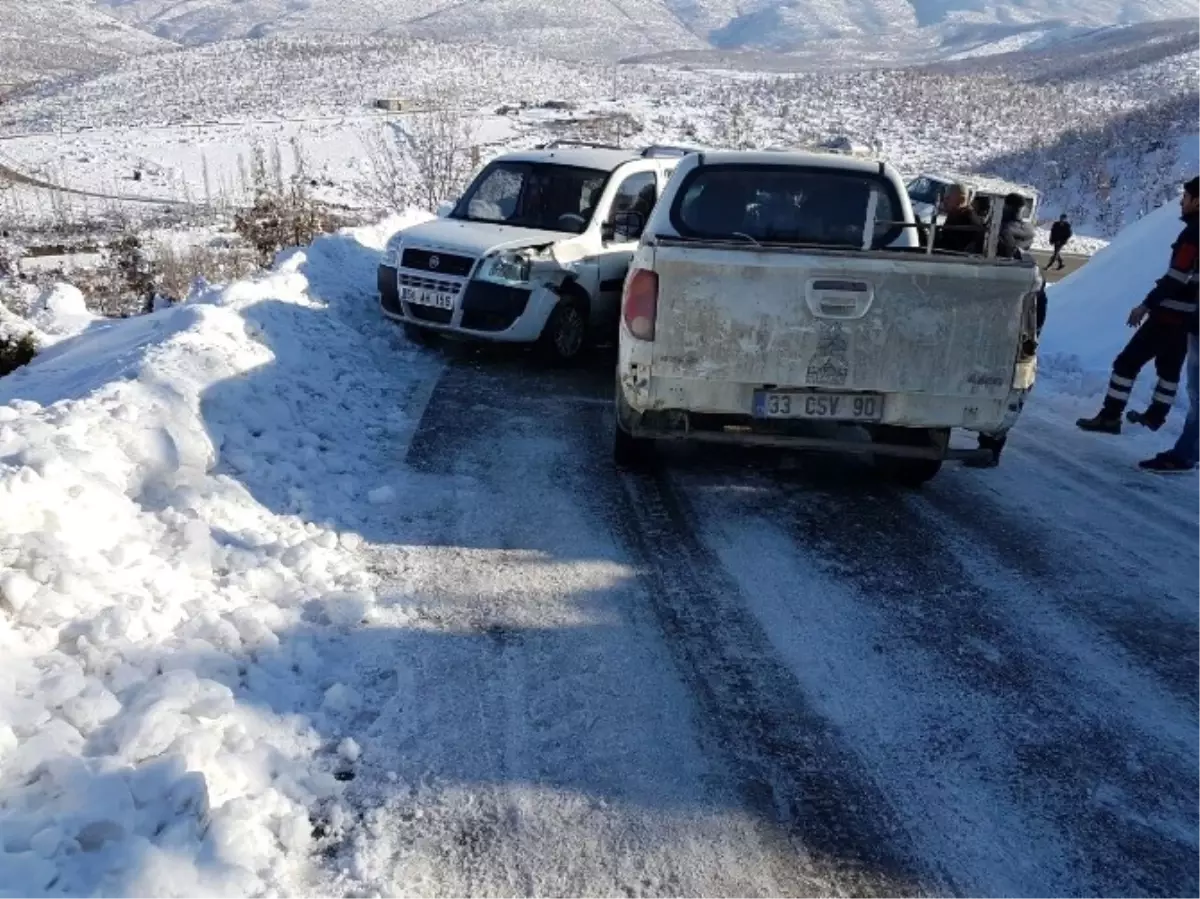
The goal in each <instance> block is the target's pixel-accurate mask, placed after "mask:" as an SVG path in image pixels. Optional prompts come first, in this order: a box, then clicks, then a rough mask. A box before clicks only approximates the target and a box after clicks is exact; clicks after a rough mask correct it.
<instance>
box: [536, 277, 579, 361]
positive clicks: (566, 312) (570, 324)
mask: <svg viewBox="0 0 1200 899" xmlns="http://www.w3.org/2000/svg"><path fill="white" fill-rule="evenodd" d="M587 341H588V305H587V302H586V301H585V300H584V299H583V298H581V297H579V296H578V295H576V294H573V293H568V294H566V295H564V296H563V297H562V299H560V300H559V301H558V304H557V305H556V306H555V307H554V311H553V312H551V313H550V318H548V319H547V320H546V327H545V328H543V329H542V336H541V338H540V339H539V340H538V348H539V349H540V350H541V352H542V356H543V358H545V359H546V360H547V361H548V362H551V363H553V364H555V365H568V364H570V363H572V362H574V361H575V360H576V359H578V358H579V355H580V354H581V353H582V352H583V351H584V349H585V348H586V347H587Z"/></svg>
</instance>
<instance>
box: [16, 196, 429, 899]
mask: <svg viewBox="0 0 1200 899" xmlns="http://www.w3.org/2000/svg"><path fill="white" fill-rule="evenodd" d="M422 217H423V216H420V217H418V216H408V217H403V218H401V217H397V218H393V219H390V220H389V221H387V222H385V223H383V224H381V225H380V226H378V227H375V228H370V229H360V230H358V231H354V232H347V233H343V234H340V235H334V236H329V237H326V238H322V239H320V240H318V241H317V242H316V243H315V244H314V245H313V246H312V247H311V248H309V249H307V250H305V251H296V252H292V253H289V254H286V255H285V256H284V257H283V258H281V259H280V260H279V262H278V264H277V266H276V269H275V270H274V271H273V272H272V273H270V274H268V275H265V276H263V277H261V278H258V279H254V280H249V281H244V282H239V283H235V284H232V285H230V286H227V287H223V288H208V289H206V290H205V291H204V293H203V294H202V295H200V296H197V297H193V298H192V299H191V300H190V301H189V302H187V303H185V304H182V305H180V306H177V307H174V308H170V309H167V310H163V311H161V312H157V313H155V314H153V315H148V316H143V317H139V318H133V319H128V320H119V321H100V322H98V321H96V320H94V319H92V318H91V317H90V316H87V315H86V310H83V311H82V312H81V310H80V305H79V300H80V299H81V298H79V297H77V296H76V295H75V294H73V293H71V292H70V291H66V290H62V289H57V290H55V291H51V292H50V293H49V294H48V295H47V296H45V297H44V298H43V299H44V302H42V303H41V304H40V305H39V307H38V308H37V309H36V310H35V313H34V316H35V318H36V319H37V323H38V327H39V329H45V330H46V331H47V332H50V331H54V332H57V333H58V335H59V336H60V337H61V336H62V335H64V334H65V333H68V332H70V330H71V329H72V328H74V329H76V330H77V331H78V330H82V333H79V334H78V336H74V337H66V338H65V339H61V340H59V341H58V342H57V343H56V344H55V345H54V346H52V347H51V348H49V349H48V350H47V351H46V352H44V353H43V354H42V355H40V356H39V357H38V358H37V359H35V360H34V362H33V363H32V364H30V365H29V366H27V367H25V368H23V369H20V370H18V371H17V372H15V373H14V374H12V375H11V376H9V377H6V378H3V379H0V885H2V887H0V893H3V894H4V895H45V894H47V893H55V894H63V893H66V894H79V893H86V894H132V895H150V894H154V895H198V894H213V895H232V894H244V893H262V892H269V891H272V890H278V889H281V888H282V887H281V884H285V883H286V882H287V878H288V877H289V876H292V875H294V873H295V870H296V868H297V865H300V864H302V862H303V859H304V858H305V856H306V853H307V851H308V849H309V847H310V843H311V840H312V839H313V836H312V834H313V824H312V820H311V819H312V818H313V817H314V816H315V815H317V814H321V815H323V816H328V815H330V814H332V812H330V809H331V808H336V801H337V795H338V790H339V788H340V783H339V781H338V780H337V779H335V778H334V777H333V769H334V768H335V767H336V766H339V765H341V766H344V765H346V764H347V763H348V762H353V761H355V760H356V758H357V753H356V752H354V751H352V750H353V747H349V746H348V744H346V743H345V742H344V741H343V739H342V738H341V737H340V736H339V734H340V731H341V730H342V728H343V727H344V726H345V724H346V721H347V719H348V718H349V717H350V716H352V715H353V714H354V712H355V702H354V696H353V695H350V694H351V693H352V691H350V690H349V689H348V688H347V687H345V686H344V685H343V684H341V683H339V682H338V681H337V679H336V676H337V672H338V670H339V667H338V664H337V660H336V659H334V658H330V657H329V653H330V652H331V650H330V649H329V647H330V646H334V645H335V644H333V643H330V642H328V641H329V639H330V638H329V637H328V634H330V633H333V632H338V631H344V630H345V629H347V628H354V627H356V626H358V625H359V623H360V622H361V621H362V620H363V619H364V618H369V617H370V615H371V610H372V607H373V605H374V596H373V594H372V592H371V589H372V584H373V579H372V576H371V575H370V574H368V573H367V572H366V571H365V569H364V565H363V563H362V557H361V550H360V549H359V547H360V546H361V542H362V541H361V538H360V537H359V535H358V534H357V533H355V531H354V529H353V528H352V527H350V526H349V523H348V522H349V518H347V517H344V518H343V519H342V521H341V522H340V528H341V529H340V530H339V529H338V528H337V527H335V526H333V525H331V524H330V523H329V522H324V523H319V522H318V521H317V520H315V516H314V515H312V514H309V512H310V510H309V508H308V507H309V505H310V504H311V501H312V497H313V496H314V495H315V496H317V497H319V498H323V499H324V501H328V500H329V497H330V496H332V495H334V494H336V495H337V497H338V498H339V500H340V502H341V503H342V505H343V507H346V508H348V509H350V510H353V509H354V508H355V505H356V504H359V503H361V504H362V505H363V506H364V507H369V503H368V498H367V496H366V493H367V490H366V488H365V486H364V485H365V484H368V483H369V484H370V485H371V486H375V485H376V484H377V483H378V480H377V478H378V472H375V471H371V470H370V466H371V465H372V460H371V459H370V458H369V456H368V449H369V441H367V440H366V439H365V438H364V435H363V433H362V428H363V425H364V422H369V421H370V420H371V418H372V417H378V418H384V417H386V414H387V413H388V412H391V411H394V409H395V403H396V400H395V396H396V392H397V390H398V388H402V387H403V386H404V383H405V382H404V380H403V379H404V377H405V375H404V364H403V363H404V359H405V352H408V353H410V354H411V355H410V358H415V354H416V351H415V350H407V351H406V350H405V349H404V346H403V345H399V346H397V345H394V344H393V342H392V341H393V340H395V339H396V338H394V337H393V336H392V335H393V334H394V333H395V331H394V329H390V328H388V327H387V326H386V325H385V324H384V323H381V322H380V321H379V316H378V315H377V313H376V311H375V309H374V308H373V302H372V301H371V297H372V295H373V291H374V288H373V285H374V265H375V264H376V262H377V259H378V251H379V249H380V248H382V246H383V245H384V242H385V241H386V239H387V238H388V237H389V236H390V234H391V233H392V232H394V231H395V230H396V229H397V228H399V227H402V226H404V225H405V224H409V223H411V222H414V221H417V220H419V218H422ZM375 362H378V363H379V364H374V363H375ZM385 362H386V363H388V364H390V370H389V368H388V367H385V364H384V363H385ZM351 422H352V426H350V427H348V426H347V425H348V424H349V423H351ZM368 430H370V428H368ZM364 447H367V448H364ZM322 491H324V493H322ZM351 514H352V513H347V515H348V516H349V515H351ZM339 752H340V754H339ZM333 817H334V818H336V815H334V816H333Z"/></svg>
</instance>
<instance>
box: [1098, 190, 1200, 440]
mask: <svg viewBox="0 0 1200 899" xmlns="http://www.w3.org/2000/svg"><path fill="white" fill-rule="evenodd" d="M1179 210H1180V213H1181V218H1182V220H1183V222H1184V228H1183V231H1181V232H1180V234H1179V237H1177V238H1176V239H1175V243H1173V244H1172V245H1171V262H1170V267H1169V268H1168V269H1167V273H1166V274H1165V275H1163V276H1162V277H1161V278H1159V279H1158V282H1157V283H1156V284H1155V285H1154V287H1153V289H1152V290H1151V291H1150V293H1149V294H1147V295H1146V299H1144V300H1142V302H1141V303H1139V304H1138V305H1137V306H1135V307H1134V308H1133V310H1132V311H1131V312H1130V313H1129V325H1130V327H1134V328H1137V332H1136V333H1135V334H1134V335H1133V337H1132V338H1130V340H1129V343H1128V344H1126V346H1125V349H1123V350H1122V351H1121V352H1120V354H1119V355H1118V356H1117V358H1116V360H1114V362H1113V370H1112V376H1111V377H1110V379H1109V382H1108V394H1107V396H1105V398H1104V405H1103V407H1102V408H1101V409H1100V411H1099V412H1098V413H1097V414H1096V415H1095V416H1094V417H1092V418H1081V419H1079V420H1078V421H1077V422H1076V424H1077V425H1078V426H1079V427H1080V428H1082V429H1083V430H1085V431H1098V432H1100V433H1104V434H1120V433H1121V413H1122V412H1124V411H1125V406H1126V405H1127V404H1128V403H1129V394H1130V391H1131V390H1132V389H1133V382H1134V381H1135V380H1136V379H1137V376H1138V372H1140V371H1141V370H1142V367H1143V366H1144V365H1145V364H1146V363H1147V362H1149V361H1150V360H1151V359H1153V360H1154V367H1155V371H1156V373H1157V374H1158V384H1157V385H1156V386H1155V388H1154V396H1153V398H1152V401H1151V403H1150V407H1149V408H1148V409H1147V410H1146V411H1145V412H1129V413H1128V414H1127V415H1126V418H1127V419H1128V420H1129V421H1130V422H1131V423H1133V424H1141V425H1145V426H1146V427H1148V428H1149V429H1150V430H1152V431H1157V430H1158V429H1159V428H1161V427H1162V426H1163V424H1164V423H1165V422H1166V420H1167V415H1168V413H1169V412H1170V411H1171V404H1172V403H1174V402H1175V392H1176V391H1177V390H1178V389H1179V373H1180V370H1181V369H1182V368H1183V362H1184V359H1185V357H1186V356H1187V351H1188V332H1189V331H1190V330H1191V329H1192V328H1194V327H1195V325H1194V322H1195V319H1196V309H1197V300H1198V294H1197V290H1198V287H1197V285H1198V280H1200V276H1198V263H1200V178H1193V179H1192V180H1191V181H1189V182H1188V183H1187V184H1185V185H1184V187H1183V196H1182V197H1180V200H1179Z"/></svg>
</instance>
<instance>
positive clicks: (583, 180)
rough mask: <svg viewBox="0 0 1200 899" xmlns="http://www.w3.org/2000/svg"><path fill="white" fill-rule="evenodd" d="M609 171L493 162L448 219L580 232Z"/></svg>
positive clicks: (597, 199)
mask: <svg viewBox="0 0 1200 899" xmlns="http://www.w3.org/2000/svg"><path fill="white" fill-rule="evenodd" d="M607 180H608V172H604V171H600V170H598V169H585V168H577V167H575V166H567V165H552V164H547V163H532V162H494V163H492V164H491V165H489V166H488V167H487V168H485V169H484V170H483V171H482V172H480V173H479V176H478V177H477V178H476V179H475V181H474V182H473V183H472V184H471V186H470V187H469V188H468V189H467V192H466V193H465V194H463V196H462V198H461V199H460V200H459V201H458V205H457V206H455V208H454V212H452V213H451V214H450V218H454V219H460V220H463V221H469V222H490V223H492V224H497V225H515V226H517V227H520V228H536V229H538V230H540V231H564V232H567V233H570V234H581V233H582V232H583V231H584V230H585V229H586V228H587V226H588V223H589V222H590V221H591V220H592V214H593V213H594V211H595V206H596V203H597V202H599V200H600V193H601V191H602V190H603V188H604V183H605V182H606V181H607Z"/></svg>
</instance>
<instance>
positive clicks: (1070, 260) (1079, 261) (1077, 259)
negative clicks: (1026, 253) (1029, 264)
mask: <svg viewBox="0 0 1200 899" xmlns="http://www.w3.org/2000/svg"><path fill="white" fill-rule="evenodd" d="M1033 255H1034V257H1035V258H1036V259H1037V263H1038V265H1039V266H1042V268H1043V271H1044V273H1045V275H1046V280H1047V281H1048V282H1049V283H1051V284H1053V283H1054V282H1055V281H1061V280H1062V279H1063V278H1065V277H1066V276H1067V275H1069V274H1071V273H1072V272H1076V271H1078V270H1079V269H1081V268H1083V266H1084V265H1086V264H1087V261H1088V260H1089V259H1090V258H1091V257H1090V256H1079V255H1076V254H1074V253H1063V257H1062V260H1063V267H1062V269H1061V270H1060V269H1058V268H1057V267H1056V268H1052V269H1049V270H1046V269H1045V265H1046V263H1047V262H1048V261H1049V259H1050V251H1049V250H1034V251H1033Z"/></svg>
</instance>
